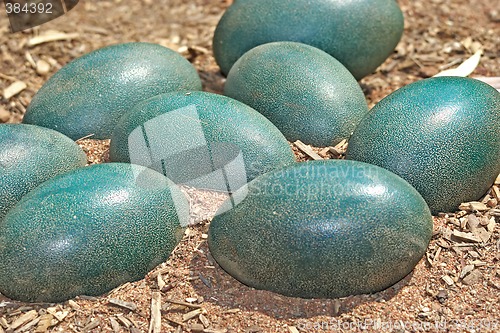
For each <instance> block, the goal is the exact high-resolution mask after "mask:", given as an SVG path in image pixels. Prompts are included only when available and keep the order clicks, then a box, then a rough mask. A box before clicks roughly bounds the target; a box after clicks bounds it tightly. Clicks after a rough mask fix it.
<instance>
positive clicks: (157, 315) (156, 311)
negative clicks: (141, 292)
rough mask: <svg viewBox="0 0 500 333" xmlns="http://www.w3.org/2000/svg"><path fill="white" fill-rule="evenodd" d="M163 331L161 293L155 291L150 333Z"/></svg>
mask: <svg viewBox="0 0 500 333" xmlns="http://www.w3.org/2000/svg"><path fill="white" fill-rule="evenodd" d="M160 332H161V293H160V292H159V291H153V292H152V293H151V319H150V322H149V330H148V333H160Z"/></svg>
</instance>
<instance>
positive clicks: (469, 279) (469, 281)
mask: <svg viewBox="0 0 500 333" xmlns="http://www.w3.org/2000/svg"><path fill="white" fill-rule="evenodd" d="M482 281H483V274H482V273H481V272H480V271H479V270H477V269H476V270H474V271H472V272H471V273H470V274H469V275H467V276H466V277H464V278H463V280H462V283H463V284H466V285H469V286H470V285H474V284H477V283H480V282H482Z"/></svg>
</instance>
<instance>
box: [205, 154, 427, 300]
mask: <svg viewBox="0 0 500 333" xmlns="http://www.w3.org/2000/svg"><path fill="white" fill-rule="evenodd" d="M231 200H232V201H227V202H226V203H225V204H223V206H222V207H221V209H220V210H219V212H218V215H216V216H215V217H214V219H213V220H212V222H211V224H210V228H209V232H208V245H209V248H210V253H211V254H212V255H213V257H214V258H215V260H216V261H217V262H218V263H219V264H220V266H221V267H222V268H223V269H224V270H226V271H227V272H228V273H229V274H231V275H232V276H233V277H235V278H236V279H238V280H239V281H241V282H243V283H244V284H246V285H249V286H251V287H254V288H257V289H265V290H270V291H274V292H277V293H280V294H284V295H287V296H293V297H303V298H337V297H344V296H348V295H354V294H362V293H373V292H377V291H380V290H383V289H385V288H387V287H389V286H391V285H393V284H394V283H396V282H398V281H399V280H401V279H402V278H403V277H405V276H406V275H407V274H408V273H410V272H411V271H412V269H413V268H414V266H415V265H416V264H417V263H418V261H419V260H420V258H421V257H422V256H423V255H424V254H425V251H426V248H427V246H428V243H429V241H430V239H431V236H432V228H433V225H432V224H433V222H432V216H431V213H430V211H429V208H428V207H427V205H426V203H425V201H424V200H423V198H422V197H421V196H420V194H419V193H418V192H417V191H416V190H415V189H414V188H413V187H412V186H411V185H410V184H408V183H407V182H406V181H404V180H403V179H401V178H400V177H398V176H396V175H395V174H393V173H391V172H389V171H387V170H385V169H382V168H379V167H377V166H374V165H370V164H366V163H361V162H356V161H345V160H330V161H314V162H303V163H296V164H295V165H292V166H287V167H284V168H282V169H279V170H275V171H272V172H269V173H267V174H265V175H263V176H260V177H258V178H256V179H255V180H253V181H252V182H250V183H249V184H248V186H247V187H246V188H242V189H240V190H239V191H238V192H236V193H235V194H234V195H233V197H232V198H231ZM234 205H236V206H235V207H234V208H232V209H231V207H233V206H234Z"/></svg>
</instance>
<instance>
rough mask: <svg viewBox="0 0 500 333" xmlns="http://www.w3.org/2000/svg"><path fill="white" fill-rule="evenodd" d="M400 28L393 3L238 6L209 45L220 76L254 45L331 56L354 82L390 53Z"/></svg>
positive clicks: (269, 0)
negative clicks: (284, 45)
mask: <svg viewBox="0 0 500 333" xmlns="http://www.w3.org/2000/svg"><path fill="white" fill-rule="evenodd" d="M403 22H404V18H403V14H402V12H401V9H400V8H399V6H398V4H397V2H396V1H394V0H358V1H345V0H313V1H311V0H252V1H239V0H237V1H235V2H234V3H233V4H232V5H231V6H230V7H229V8H228V9H227V10H226V12H225V13H224V15H223V16H222V18H221V20H220V21H219V23H218V25H217V28H216V29H215V33H214V38H213V43H212V44H213V50H214V56H215V60H216V61H217V63H218V64H219V66H220V68H221V71H222V73H224V74H227V73H229V70H230V69H231V67H232V66H233V64H234V63H235V62H236V61H237V60H238V58H240V57H241V56H242V55H243V54H244V53H245V52H247V51H248V50H250V49H252V48H254V47H255V46H257V45H260V44H265V43H269V42H278V41H292V42H300V43H304V44H309V45H312V46H315V47H317V48H319V49H322V50H323V51H325V52H327V53H329V54H331V55H332V56H333V57H335V58H336V59H337V60H338V61H340V62H341V63H342V64H344V66H345V67H347V69H349V71H350V72H351V73H352V74H353V75H354V77H355V78H356V79H358V80H359V79H361V78H363V77H364V76H366V75H368V74H370V73H372V72H373V71H374V70H375V69H376V68H377V67H378V66H379V65H380V64H382V62H384V60H385V59H386V58H387V57H388V56H389V55H390V54H391V53H392V51H393V50H394V48H395V47H396V45H397V44H398V42H399V40H400V39H401V36H402V34H403Z"/></svg>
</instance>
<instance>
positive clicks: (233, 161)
mask: <svg viewBox="0 0 500 333" xmlns="http://www.w3.org/2000/svg"><path fill="white" fill-rule="evenodd" d="M110 159H111V160H112V161H115V162H132V163H134V164H141V165H145V166H148V167H151V168H152V169H154V170H157V171H159V172H161V173H163V174H164V175H166V176H167V177H169V178H170V179H171V180H173V181H174V182H175V183H177V184H179V183H184V184H190V185H192V186H194V187H198V188H199V187H205V188H210V189H215V190H221V191H226V190H227V191H231V190H233V189H236V188H239V187H240V186H241V185H243V184H245V183H246V182H247V181H249V180H252V179H253V178H255V177H256V176H258V175H260V174H263V173H265V172H267V171H270V170H273V169H276V168H278V167H281V166H284V165H287V164H291V163H294V161H295V159H294V154H293V152H292V150H291V148H290V146H289V144H288V142H287V141H286V139H285V137H284V136H283V134H281V133H280V131H279V130H278V129H277V128H276V127H275V126H274V125H273V124H272V123H271V122H270V121H269V120H267V119H266V118H265V117H264V116H262V115H261V114H260V113H258V112H257V111H255V110H254V109H252V108H250V107H249V106H247V105H245V104H243V103H241V102H238V101H236V100H234V99H231V98H228V97H225V96H221V95H217V94H212V93H207V92H191V93H169V94H163V95H159V96H156V97H153V98H151V99H149V100H147V101H145V102H143V103H141V104H139V105H137V106H136V107H135V108H134V109H132V110H131V111H130V112H128V113H127V114H126V115H124V116H123V117H122V118H121V119H120V122H119V123H118V125H117V127H116V129H115V131H114V132H113V135H112V137H111V144H110ZM221 183H223V184H225V185H224V186H223V187H222V188H221V187H219V185H218V184H221ZM226 185H227V186H226Z"/></svg>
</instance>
